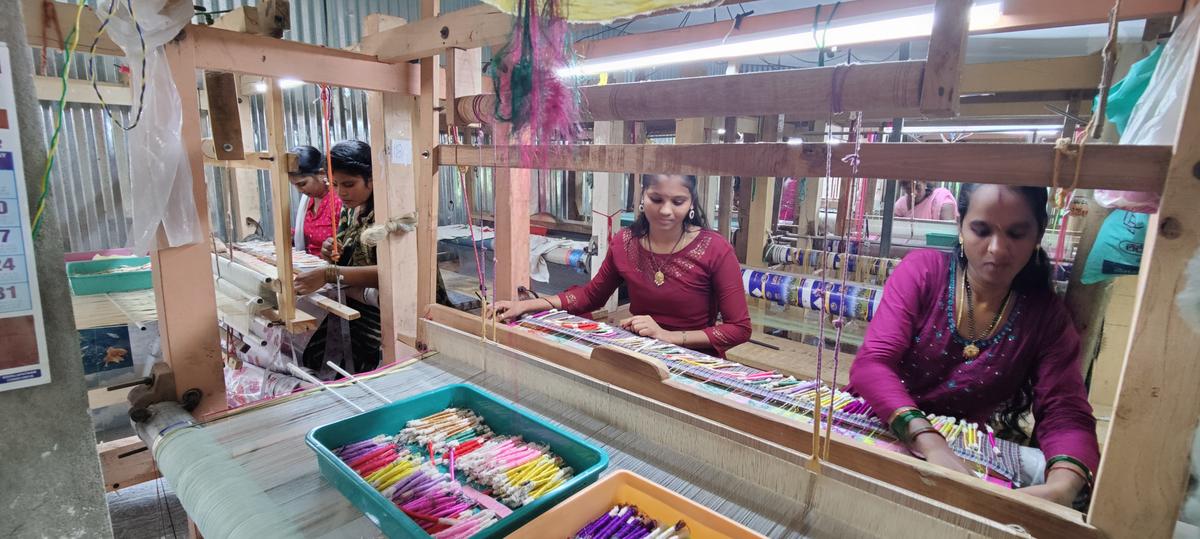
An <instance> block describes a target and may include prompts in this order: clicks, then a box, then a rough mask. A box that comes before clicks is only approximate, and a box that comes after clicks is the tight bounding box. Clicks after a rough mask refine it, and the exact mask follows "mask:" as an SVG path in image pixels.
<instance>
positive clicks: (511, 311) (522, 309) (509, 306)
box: [483, 299, 546, 322]
mask: <svg viewBox="0 0 1200 539" xmlns="http://www.w3.org/2000/svg"><path fill="white" fill-rule="evenodd" d="M545 305H546V302H545V301H543V300H540V299H536V300H525V301H497V302H496V303H493V304H491V305H489V306H488V310H487V312H485V313H483V316H484V317H485V318H495V319H496V321H498V322H508V321H509V320H515V319H517V318H520V317H521V315H523V314H525V313H528V312H533V311H536V310H537V309H538V307H539V306H541V307H543V308H544V307H545Z"/></svg>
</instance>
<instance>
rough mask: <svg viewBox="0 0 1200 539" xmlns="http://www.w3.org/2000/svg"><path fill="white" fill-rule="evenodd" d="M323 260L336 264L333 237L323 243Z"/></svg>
mask: <svg viewBox="0 0 1200 539" xmlns="http://www.w3.org/2000/svg"><path fill="white" fill-rule="evenodd" d="M321 258H324V259H325V260H328V261H330V262H336V261H335V260H334V259H333V237H328V238H325V241H323V242H321Z"/></svg>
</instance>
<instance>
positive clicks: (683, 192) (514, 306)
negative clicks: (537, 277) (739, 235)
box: [495, 175, 750, 355]
mask: <svg viewBox="0 0 1200 539" xmlns="http://www.w3.org/2000/svg"><path fill="white" fill-rule="evenodd" d="M642 191H643V193H642V202H641V204H640V210H641V211H640V214H639V215H638V218H637V220H636V221H635V222H634V224H633V226H631V227H629V228H627V229H622V230H621V231H620V232H617V233H616V234H614V235H613V237H612V239H611V241H610V242H609V248H608V254H607V255H605V257H604V262H603V263H602V264H601V266H600V270H599V271H597V272H596V276H595V277H593V278H592V280H591V281H590V282H588V284H587V285H585V286H582V287H574V288H571V289H569V290H567V291H565V292H563V293H561V294H559V295H558V296H556V297H547V298H539V299H533V300H526V301H516V302H507V301H501V302H497V303H496V306H495V309H496V312H497V313H498V316H499V317H500V319H502V320H509V319H513V318H516V317H518V316H520V315H522V314H525V313H528V312H534V311H538V310H544V309H546V308H553V309H564V310H566V311H568V312H571V313H574V314H584V313H590V312H592V311H594V310H596V309H599V308H600V307H602V306H603V305H604V303H605V302H606V301H608V298H609V297H611V296H612V294H613V293H614V292H616V290H617V287H618V286H620V285H621V284H622V283H623V284H625V286H626V287H627V288H628V290H629V312H630V313H632V314H633V315H634V316H633V317H631V318H628V319H626V320H623V321H621V326H622V327H624V328H625V329H628V330H631V331H633V332H635V333H638V334H640V335H644V336H646V337H653V338H656V339H659V340H662V341H667V342H670V343H673V344H677V345H681V346H686V347H688V348H692V349H695V350H700V351H705V352H708V353H712V354H714V355H724V353H725V351H726V350H728V349H730V348H733V347H734V346H737V345H739V344H742V343H744V342H746V341H748V340H749V339H750V312H749V309H747V307H746V295H745V292H744V291H743V289H742V275H741V268H740V266H738V261H737V257H736V255H735V254H734V251H733V246H731V245H730V244H729V242H728V241H726V240H725V239H724V238H723V237H721V235H720V234H718V233H716V232H714V231H712V230H709V229H708V228H707V227H706V221H705V219H704V212H703V210H701V209H700V206H699V205H698V204H697V200H696V177H695V176H667V175H660V176H653V175H647V176H643V177H642ZM718 315H720V322H721V323H717V322H718Z"/></svg>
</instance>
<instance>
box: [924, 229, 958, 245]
mask: <svg viewBox="0 0 1200 539" xmlns="http://www.w3.org/2000/svg"><path fill="white" fill-rule="evenodd" d="M957 244H958V236H956V235H954V234H943V233H941V232H929V233H927V234H925V245H928V246H930V247H954V246H955V245H957Z"/></svg>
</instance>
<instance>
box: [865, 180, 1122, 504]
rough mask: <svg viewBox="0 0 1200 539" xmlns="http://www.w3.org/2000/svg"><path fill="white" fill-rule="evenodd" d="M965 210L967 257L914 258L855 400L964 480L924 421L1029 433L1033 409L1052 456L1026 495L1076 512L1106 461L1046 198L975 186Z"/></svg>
mask: <svg viewBox="0 0 1200 539" xmlns="http://www.w3.org/2000/svg"><path fill="white" fill-rule="evenodd" d="M958 206H959V208H958V209H959V215H961V216H962V218H961V221H960V223H959V233H960V236H961V239H960V240H959V241H960V244H959V247H958V249H957V250H956V253H955V254H954V255H947V254H944V253H940V252H937V251H931V250H921V251H914V252H912V253H909V255H908V256H906V257H905V258H904V261H903V262H901V263H900V265H899V266H897V268H896V271H895V272H894V273H893V274H892V275H891V277H889V278H888V280H887V284H886V285H885V287H884V295H883V301H882V303H881V305H880V307H879V310H878V311H877V313H876V314H875V318H874V320H872V322H871V324H870V325H869V326H868V327H867V334H866V337H865V339H864V340H863V345H862V347H860V348H859V351H858V354H857V355H856V356H855V361H854V365H853V366H852V367H851V368H850V386H849V387H848V389H849V390H850V391H853V392H856V393H858V394H860V395H861V396H862V397H863V398H865V399H866V400H867V402H868V403H869V404H871V407H872V408H873V409H874V410H875V412H876V413H877V414H879V417H880V418H882V419H883V420H885V421H888V423H889V425H891V426H892V428H893V430H894V431H896V432H897V434H898V435H899V436H900V437H901V439H903V440H904V441H905V442H906V443H908V445H909V447H910V449H912V450H913V452H914V453H915V454H918V455H921V456H924V457H925V458H926V459H927V460H929V461H930V462H935V463H937V464H941V465H943V466H946V467H949V468H952V469H958V470H962V471H966V468H965V466H964V465H963V464H962V463H961V462H960V461H959V460H958V458H957V457H956V456H954V454H953V453H952V452H951V450H950V448H949V446H948V445H947V443H946V440H945V439H943V438H942V437H941V435H940V433H938V432H937V431H936V430H935V429H932V428H931V427H930V424H929V422H928V421H927V420H926V419H925V417H924V415H923V414H924V412H930V413H936V414H944V415H950V416H954V417H958V418H963V419H966V420H968V421H973V422H976V423H979V424H981V425H982V424H987V422H988V420H989V419H991V418H993V417H994V416H999V417H998V419H1000V423H1002V424H1003V426H1006V427H1009V428H1014V429H1019V428H1020V427H1019V417H1020V416H1021V415H1023V413H1024V412H1025V411H1027V410H1029V408H1030V406H1031V405H1032V409H1033V414H1034V418H1035V425H1034V434H1035V436H1034V438H1035V439H1036V441H1037V443H1038V445H1039V446H1040V448H1041V450H1042V453H1043V455H1041V456H1040V458H1039V459H1038V460H1039V462H1035V463H1032V464H1035V465H1037V466H1035V470H1036V471H1034V472H1031V473H1029V474H1028V475H1029V477H1030V479H1027V480H1028V481H1030V482H1033V483H1038V482H1044V483H1042V484H1035V485H1034V486H1032V487H1028V488H1026V489H1023V490H1025V491H1026V492H1028V493H1030V494H1033V495H1036V496H1040V497H1043V498H1047V499H1050V500H1054V501H1057V502H1059V503H1063V504H1069V503H1071V502H1072V501H1073V500H1074V499H1075V498H1076V496H1077V495H1078V494H1079V492H1080V491H1081V490H1082V489H1083V488H1084V487H1085V486H1087V484H1089V483H1090V482H1091V478H1092V473H1093V471H1094V470H1095V469H1096V467H1097V466H1098V465H1099V461H1100V455H1099V450H1098V447H1097V443H1096V420H1095V418H1094V417H1093V416H1092V409H1091V406H1090V405H1089V404H1088V401H1087V390H1086V388H1085V387H1084V384H1083V376H1082V371H1081V368H1080V357H1079V336H1078V334H1077V333H1076V332H1075V329H1074V327H1073V326H1072V324H1071V319H1070V315H1069V314H1068V313H1067V310H1066V307H1065V306H1064V305H1063V302H1062V301H1061V300H1060V299H1059V298H1058V297H1057V296H1055V294H1054V292H1053V289H1052V288H1051V284H1050V273H1049V271H1050V267H1049V263H1048V260H1047V257H1046V255H1045V252H1044V251H1042V250H1041V247H1040V244H1041V239H1042V235H1043V233H1044V232H1045V229H1046V221H1047V215H1046V190H1045V189H1041V188H1034V187H1021V188H1011V187H1001V186H995V185H978V186H977V185H965V186H963V189H962V193H961V194H960V195H959V199H958ZM1033 453H1034V456H1037V455H1036V451H1034V452H1033ZM1043 459H1044V461H1045V466H1044V467H1042V466H1040V461H1041V460H1043ZM1023 460H1024V459H1023ZM1022 468H1026V469H1027V468H1029V467H1028V466H1025V465H1024V463H1023V466H1022ZM1039 475H1041V476H1042V478H1039V477H1038V476H1039ZM1039 479H1041V481H1039Z"/></svg>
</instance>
